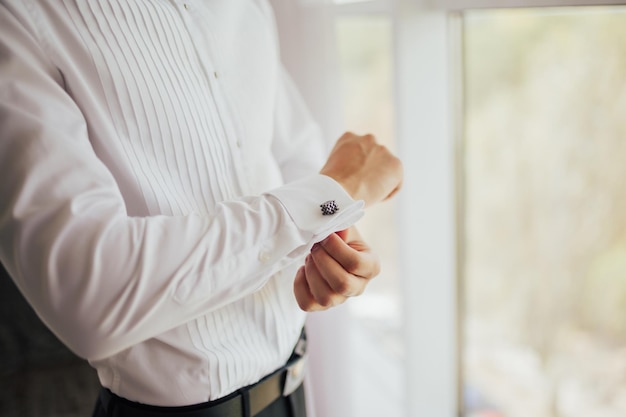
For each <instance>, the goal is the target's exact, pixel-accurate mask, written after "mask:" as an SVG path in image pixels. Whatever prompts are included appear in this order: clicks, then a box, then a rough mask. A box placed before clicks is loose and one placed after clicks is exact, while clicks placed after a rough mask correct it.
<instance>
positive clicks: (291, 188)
mask: <svg viewBox="0 0 626 417" xmlns="http://www.w3.org/2000/svg"><path fill="white" fill-rule="evenodd" d="M20 7H21V6H20ZM17 16H20V17H17ZM21 16H23V15H21V14H19V13H18V14H16V13H15V11H14V10H9V9H7V7H6V6H5V5H4V4H0V167H2V175H1V176H0V261H1V262H2V263H3V265H4V266H5V268H6V269H7V271H8V272H9V274H10V275H11V277H12V279H13V280H14V281H15V283H16V284H17V286H18V287H19V289H20V291H21V292H22V293H23V294H24V296H25V297H26V298H27V300H28V301H29V303H30V304H31V305H32V306H33V308H34V309H35V311H36V312H37V314H38V315H39V316H40V317H41V318H42V320H43V321H44V322H45V323H46V324H47V326H48V327H50V328H51V329H52V331H53V332H54V333H55V334H56V335H57V336H58V337H59V338H60V339H61V340H62V341H63V342H64V343H65V344H67V345H68V347H70V348H71V349H72V350H73V351H74V352H76V353H77V354H78V355H80V356H82V357H85V358H88V359H90V360H98V359H102V358H105V357H108V356H111V355H113V354H115V353H118V352H120V351H122V350H124V349H126V348H128V347H130V346H132V345H134V344H136V343H139V342H141V341H143V340H146V339H148V338H151V337H154V336H156V335H158V334H160V333H162V332H164V331H167V330H169V329H171V328H173V327H176V326H179V325H181V324H183V323H185V322H187V321H189V320H191V319H193V318H195V317H198V316H200V315H202V314H206V313H207V312H209V311H211V310H214V309H216V308H219V307H221V306H223V305H225V304H228V303H230V302H232V301H233V300H236V299H238V298H241V297H243V296H245V295H247V294H250V293H252V292H254V291H256V290H257V289H259V288H260V287H262V286H263V285H264V284H265V283H266V281H267V279H268V278H269V277H270V276H271V275H272V274H273V273H275V272H277V271H279V270H281V269H282V268H284V267H285V266H286V265H287V264H289V263H291V262H293V261H294V260H296V259H301V256H302V255H303V254H304V253H306V251H307V250H308V249H309V248H310V247H311V246H312V244H313V243H314V242H315V241H317V240H320V239H322V238H323V237H325V235H327V234H330V233H331V232H332V231H334V230H339V229H343V228H346V227H348V226H350V225H351V224H353V223H354V222H355V221H356V220H357V219H358V218H359V217H360V216H361V215H362V203H360V202H355V201H353V200H352V199H351V198H350V197H349V196H348V195H347V194H346V193H345V191H344V190H343V189H342V188H341V187H340V186H339V185H338V184H337V183H335V182H334V181H333V180H332V179H330V178H328V177H324V176H322V175H319V174H314V175H309V176H301V178H300V179H299V180H298V181H297V182H291V183H289V184H287V185H285V186H283V187H279V188H277V189H275V190H272V191H270V192H269V193H266V194H264V195H261V196H254V197H244V198H240V199H237V200H234V201H228V202H223V203H220V204H218V205H217V207H216V208H215V210H214V213H212V215H211V216H204V215H197V214H192V215H188V216H152V217H131V216H128V214H127V212H126V210H125V204H124V200H123V198H122V195H121V193H120V191H119V188H118V187H117V184H116V182H115V180H114V178H113V176H112V175H111V173H110V171H109V170H108V169H107V168H106V166H105V165H104V164H103V163H102V162H101V161H100V160H99V159H98V157H97V156H96V154H95V153H94V151H93V149H92V147H91V145H90V142H89V134H88V131H89V129H88V127H87V125H86V122H85V119H84V117H83V115H82V114H81V111H80V109H79V108H78V107H77V106H76V104H75V103H74V102H73V101H72V99H71V97H70V96H69V95H68V94H67V92H66V91H65V90H64V88H63V86H64V84H63V77H62V75H61V74H60V73H59V71H58V70H57V69H56V68H55V67H54V66H53V65H52V64H51V62H50V61H49V60H48V59H47V57H46V53H45V51H44V50H43V49H42V47H41V44H40V43H39V42H38V40H37V37H36V35H35V34H36V28H35V27H33V26H31V25H30V23H29V22H28V20H26V19H25V18H23V17H21ZM287 159H288V158H286V159H285V164H288V162H287ZM326 200H336V201H337V203H338V206H339V211H338V212H337V213H336V214H335V215H332V216H324V215H322V213H321V211H320V208H319V204H321V203H322V202H324V201H326Z"/></svg>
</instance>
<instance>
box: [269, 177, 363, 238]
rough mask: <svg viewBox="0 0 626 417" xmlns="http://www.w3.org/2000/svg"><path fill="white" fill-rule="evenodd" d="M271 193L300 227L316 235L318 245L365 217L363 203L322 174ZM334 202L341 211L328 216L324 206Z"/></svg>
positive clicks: (286, 185) (284, 186) (292, 183)
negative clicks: (324, 212) (323, 209)
mask: <svg viewBox="0 0 626 417" xmlns="http://www.w3.org/2000/svg"><path fill="white" fill-rule="evenodd" d="M267 194H269V195H272V196H274V197H276V198H277V199H278V200H279V201H280V203H281V204H282V205H283V207H284V208H285V210H286V211H287V213H288V214H289V216H290V217H291V219H292V220H293V221H294V223H295V224H296V226H297V227H298V228H299V229H300V230H303V231H308V232H310V233H311V234H312V235H313V237H312V240H313V241H314V242H319V241H321V240H323V239H325V238H326V237H327V236H329V235H330V234H331V233H334V232H337V231H339V230H344V229H347V228H348V227H350V226H352V225H353V224H355V223H356V222H357V221H358V220H359V219H360V218H361V217H363V215H364V214H365V211H364V207H365V203H364V202H363V201H362V200H353V199H352V197H350V195H349V194H348V193H347V192H346V190H344V189H343V187H342V186H341V185H339V183H338V182H336V181H335V180H333V179H332V178H330V177H328V176H326V175H322V174H316V175H312V176H309V177H305V178H302V179H299V180H297V181H294V182H290V183H288V184H285V185H283V186H282V187H280V188H276V189H274V190H272V191H269V192H268V193H267ZM333 200H334V202H335V203H336V206H337V208H338V210H336V212H335V213H334V214H330V215H324V214H323V213H322V209H321V207H320V205H321V204H323V203H325V202H327V201H333Z"/></svg>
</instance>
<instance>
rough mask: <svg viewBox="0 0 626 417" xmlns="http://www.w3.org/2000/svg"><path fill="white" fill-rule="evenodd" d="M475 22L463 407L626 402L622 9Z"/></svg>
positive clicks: (551, 415)
mask: <svg viewBox="0 0 626 417" xmlns="http://www.w3.org/2000/svg"><path fill="white" fill-rule="evenodd" d="M463 22H464V29H463V44H464V51H465V63H464V66H463V70H464V75H465V76H464V80H465V92H466V99H465V104H466V106H465V109H464V114H465V121H466V123H465V130H464V153H463V161H464V165H465V171H464V174H465V175H464V176H463V178H464V185H465V193H464V195H465V198H464V200H463V202H464V210H463V219H464V224H465V228H464V230H465V238H464V239H463V245H464V253H465V255H466V256H465V262H464V265H463V268H462V271H461V272H462V274H461V278H462V280H463V285H462V288H464V292H463V294H462V298H463V300H464V301H465V302H464V309H463V320H462V322H461V325H462V327H463V336H464V337H463V343H462V346H463V355H462V363H463V375H464V378H463V386H464V389H465V394H466V395H465V407H466V413H467V414H466V415H467V416H472V417H474V416H475V417H478V416H487V415H489V416H507V417H509V416H510V417H515V416H530V415H532V416H546V417H574V416H585V417H595V416H598V417H599V416H622V415H626V377H625V375H626V357H625V356H624V352H625V349H626V216H625V215H624V214H625V213H626V187H625V186H624V184H625V182H624V181H625V179H626V164H625V163H624V157H626V124H624V120H625V118H624V115H626V58H625V57H626V8H606V7H601V8H561V9H518V10H499V11H493V10H490V11H473V12H468V13H466V14H465V16H464V19H463Z"/></svg>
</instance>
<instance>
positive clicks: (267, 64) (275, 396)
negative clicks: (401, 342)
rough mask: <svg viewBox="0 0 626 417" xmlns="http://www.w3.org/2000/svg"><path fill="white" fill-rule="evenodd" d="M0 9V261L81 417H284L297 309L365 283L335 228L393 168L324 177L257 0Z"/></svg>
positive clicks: (378, 152)
mask: <svg viewBox="0 0 626 417" xmlns="http://www.w3.org/2000/svg"><path fill="white" fill-rule="evenodd" d="M0 4H1V6H0V166H2V174H3V175H2V178H1V179H0V261H2V263H3V264H4V265H5V267H6V269H7V271H8V272H9V273H10V275H11V276H12V278H13V280H14V281H15V283H16V285H17V286H18V287H19V289H20V291H21V292H22V293H23V294H24V296H25V297H26V298H27V300H28V301H29V302H30V304H31V305H32V306H33V308H34V309H35V310H36V312H37V313H38V315H39V316H40V317H41V318H42V320H43V321H44V322H45V323H46V324H47V325H48V326H49V327H50V328H51V329H52V330H53V331H54V332H55V334H56V335H57V336H58V337H59V338H60V339H61V340H62V341H63V342H64V343H66V344H67V345H68V346H69V347H70V348H71V349H72V350H74V351H75V352H76V353H77V354H79V355H80V356H82V357H85V358H87V359H88V360H89V361H90V363H91V364H92V365H93V366H94V367H95V368H96V369H97V371H98V376H99V378H100V381H101V383H102V385H103V387H104V388H103V391H102V393H101V395H100V398H99V399H98V402H97V405H96V410H95V411H94V415H96V416H118V417H121V416H156V415H159V416H161V415H170V416H183V415H184V416H186V417H189V416H194V417H196V416H253V415H257V416H265V417H268V416H283V415H284V416H289V415H294V416H303V415H304V411H303V394H302V388H301V385H300V380H301V378H300V377H298V375H297V374H298V372H297V371H298V369H299V367H301V365H302V359H301V356H302V354H303V349H304V348H303V346H304V343H303V339H302V336H301V333H302V327H303V324H304V317H305V313H304V311H315V310H322V309H326V308H329V307H331V306H333V305H336V304H339V303H342V302H344V301H345V300H346V299H347V298H348V297H350V296H354V295H358V294H360V293H361V292H362V291H363V289H364V288H365V286H366V285H367V282H368V280H369V279H371V278H372V277H374V276H375V275H376V274H377V273H378V269H379V264H378V260H377V258H376V256H375V255H374V254H372V253H371V252H370V250H369V248H368V247H367V245H366V244H365V243H364V242H362V240H361V238H360V236H359V235H358V232H357V231H356V229H355V228H354V227H353V225H354V223H355V222H356V221H357V220H358V219H359V218H360V217H361V215H362V214H363V207H364V206H368V205H371V204H375V203H377V202H379V201H381V200H384V199H386V198H389V197H390V196H391V195H392V194H393V193H395V191H396V190H397V189H398V188H399V186H400V183H401V180H402V167H401V164H400V162H399V161H398V160H397V159H396V158H395V157H394V156H393V155H391V154H390V153H389V152H388V151H387V150H386V149H385V148H384V147H382V146H380V145H378V144H377V143H376V142H375V140H374V138H373V137H371V136H365V137H359V136H357V135H353V134H345V135H344V136H343V137H342V138H340V139H339V140H338V141H337V143H336V145H335V147H334V149H333V150H332V151H331V153H330V156H329V157H328V158H327V159H326V162H325V163H324V162H323V161H324V158H323V156H324V152H323V146H322V143H323V141H322V140H321V139H320V135H319V131H318V129H317V128H316V126H315V124H314V123H313V122H312V121H311V118H310V116H309V114H308V112H307V110H306V109H305V106H304V105H303V103H302V101H301V99H300V97H299V96H298V94H297V92H296V91H295V89H294V87H293V85H292V83H291V81H290V79H289V77H288V76H287V75H286V74H285V72H284V70H283V68H282V66H281V64H280V61H279V52H278V49H277V41H276V34H275V32H274V27H273V17H272V13H271V10H270V8H269V6H268V5H267V4H266V2H265V1H262V0H213V1H201V0H195V1H191V0H190V1H186V2H183V1H177V0H144V1H123V0H107V1H104V0H74V1H72V0H55V1H50V0H3V1H2V2H1V3H0ZM320 167H321V169H320ZM299 339H300V342H299ZM283 394H284V395H283Z"/></svg>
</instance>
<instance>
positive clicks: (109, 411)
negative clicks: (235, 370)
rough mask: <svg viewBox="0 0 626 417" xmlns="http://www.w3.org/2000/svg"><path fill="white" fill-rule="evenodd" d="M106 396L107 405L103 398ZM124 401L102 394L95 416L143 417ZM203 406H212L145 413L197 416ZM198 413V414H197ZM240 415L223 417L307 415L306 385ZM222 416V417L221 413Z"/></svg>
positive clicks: (170, 416)
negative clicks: (128, 409) (124, 408)
mask: <svg viewBox="0 0 626 417" xmlns="http://www.w3.org/2000/svg"><path fill="white" fill-rule="evenodd" d="M104 398H106V402H107V404H106V407H105V404H104V402H103V399H104ZM120 401H124V402H125V400H122V399H119V397H116V396H115V395H113V396H110V395H107V396H106V397H103V396H102V395H100V396H99V397H98V400H97V402H96V407H95V409H94V412H93V417H142V413H143V411H142V410H141V409H138V410H137V411H131V412H126V413H124V412H122V411H120V408H119V407H118V406H117V403H119V402H120ZM203 406H205V407H207V408H210V406H211V403H206V404H200V405H197V406H193V407H192V408H190V407H158V408H157V407H151V408H150V411H149V414H143V415H146V416H148V415H149V416H150V417H152V416H163V417H188V416H191V417H195V416H200V415H201V413H202V411H201V410H202V408H203ZM196 413H197V414H196ZM238 414H239V415H233V414H225V415H223V417H306V404H305V398H304V387H303V386H302V385H301V386H300V388H298V389H297V390H295V391H294V392H293V393H292V394H291V395H289V396H288V397H280V398H278V399H277V400H276V401H274V402H273V403H271V404H270V405H268V406H267V407H266V408H264V409H263V410H261V411H260V412H259V413H257V414H256V415H254V416H251V415H250V413H249V411H246V410H244V411H243V412H241V413H238ZM220 417H222V416H221V415H220Z"/></svg>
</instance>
